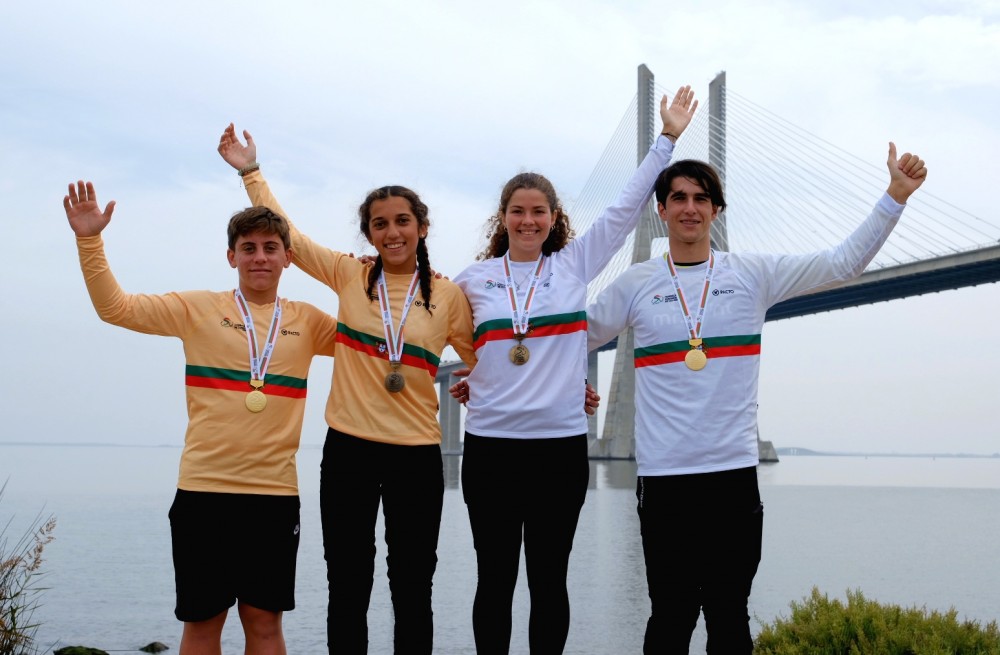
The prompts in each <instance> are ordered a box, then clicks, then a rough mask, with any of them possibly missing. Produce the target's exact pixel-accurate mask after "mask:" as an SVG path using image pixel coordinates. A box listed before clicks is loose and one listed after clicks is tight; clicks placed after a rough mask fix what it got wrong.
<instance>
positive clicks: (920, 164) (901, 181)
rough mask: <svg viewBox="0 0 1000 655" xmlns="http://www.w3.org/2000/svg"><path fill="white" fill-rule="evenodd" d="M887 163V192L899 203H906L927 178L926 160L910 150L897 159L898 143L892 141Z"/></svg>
mask: <svg viewBox="0 0 1000 655" xmlns="http://www.w3.org/2000/svg"><path fill="white" fill-rule="evenodd" d="M886 165H887V166H888V167H889V188H888V189H886V193H888V194H889V196H890V197H891V198H892V199H893V200H895V201H896V202H898V203H899V204H901V205H903V204H906V201H907V200H908V199H909V198H910V196H911V195H912V194H913V192H914V191H916V190H917V189H919V188H920V185H921V184H923V183H924V180H926V179H927V166H925V165H924V160H923V159H921V158H920V157H918V156H916V155H911V154H910V153H908V152H907V153H904V154H903V156H902V157H900V158H899V159H896V144H895V143H893V142H892V141H890V142H889V158H888V160H887V161H886Z"/></svg>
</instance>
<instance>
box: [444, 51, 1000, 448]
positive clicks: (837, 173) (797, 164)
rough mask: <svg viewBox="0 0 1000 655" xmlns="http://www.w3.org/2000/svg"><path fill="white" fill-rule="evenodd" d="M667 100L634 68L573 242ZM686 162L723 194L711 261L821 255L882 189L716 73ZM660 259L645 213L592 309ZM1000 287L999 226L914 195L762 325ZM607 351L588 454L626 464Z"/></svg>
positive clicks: (627, 366) (453, 442)
mask: <svg viewBox="0 0 1000 655" xmlns="http://www.w3.org/2000/svg"><path fill="white" fill-rule="evenodd" d="M674 88H676V87H674ZM666 92H667V91H666V90H665V89H663V88H662V87H657V85H656V84H655V82H654V79H653V75H652V73H651V72H650V71H649V69H647V68H646V67H645V66H640V67H639V70H638V90H637V93H636V96H635V97H634V98H633V100H632V102H631V104H630V106H629V107H628V109H627V110H626V111H625V114H624V116H623V118H622V120H621V122H620V123H619V125H618V127H617V129H616V130H615V132H614V134H613V135H612V137H611V139H610V141H609V142H608V145H607V146H606V147H605V150H604V153H603V154H602V156H601V158H600V160H599V161H598V162H597V164H596V166H595V167H594V170H593V172H592V173H591V175H590V177H589V179H588V181H587V183H586V184H585V185H584V188H583V190H582V191H581V193H580V194H579V196H578V198H577V199H576V201H575V202H574V203H572V206H571V207H570V208H569V215H570V217H571V219H572V222H573V227H574V229H575V231H576V233H577V234H582V233H583V232H584V231H585V230H586V229H587V228H588V227H589V226H590V225H591V224H592V223H593V222H594V220H596V218H597V217H598V216H599V215H600V213H601V211H602V210H603V209H604V208H605V207H607V206H608V205H610V204H611V203H612V202H613V201H614V200H615V198H616V197H617V195H618V193H619V192H620V190H621V189H622V187H623V186H624V185H625V183H626V181H627V180H628V178H629V176H630V175H631V174H632V172H633V171H634V170H635V167H636V166H637V165H638V163H639V162H640V161H641V160H642V158H643V157H644V156H645V153H646V152H647V150H648V149H649V146H650V145H651V144H652V142H653V139H654V138H655V136H656V134H657V132H656V130H657V128H658V127H659V116H658V111H657V107H658V102H659V98H660V97H661V96H662V95H663V94H664V93H666ZM669 94H670V95H671V96H672V94H673V89H670V91H669ZM904 145H906V144H904ZM687 158H691V159H701V160H704V161H708V162H710V163H711V164H712V165H713V166H715V167H716V169H717V170H718V171H719V172H720V174H721V176H722V179H723V182H724V184H725V188H726V200H727V203H728V207H727V209H726V211H725V212H724V213H722V214H720V216H719V219H717V220H716V221H715V223H714V224H713V226H712V245H713V247H714V248H715V249H717V250H730V251H736V252H739V251H745V252H746V251H759V252H787V253H807V252H813V251H816V250H823V249H827V248H830V247H832V246H834V245H836V244H838V243H840V242H841V241H842V240H843V239H844V238H845V237H846V236H847V235H848V234H850V233H851V232H852V231H853V230H854V229H855V228H856V227H857V226H858V225H859V224H860V223H861V222H862V221H863V220H864V218H865V216H867V215H868V213H869V212H870V210H871V208H872V206H873V205H874V203H875V201H876V200H877V199H878V198H879V197H880V196H881V194H882V193H883V192H884V191H885V188H886V186H887V184H888V172H887V171H886V169H885V164H884V163H877V162H876V163H873V162H870V161H867V160H862V159H859V158H858V157H855V156H854V155H851V154H850V153H847V152H845V151H844V150H842V149H840V148H838V147H837V146H835V145H833V144H831V143H829V142H827V141H825V140H823V139H821V138H819V137H817V136H815V135H813V134H810V133H809V132H807V131H805V130H803V129H802V128H799V127H797V126H796V125H794V124H792V123H790V122H788V121H786V120H784V119H782V118H780V117H777V116H775V115H774V114H772V113H770V112H769V111H767V110H766V109H765V108H763V107H761V106H759V105H757V104H756V103H754V102H753V101H752V100H750V99H748V98H746V97H743V96H741V95H739V94H736V93H734V92H732V91H729V90H728V89H727V88H726V77H725V73H720V74H719V75H718V76H717V77H716V78H715V79H714V80H713V81H712V83H711V85H710V87H709V97H708V99H707V102H706V101H705V100H704V99H702V100H701V101H700V106H699V109H698V112H697V114H696V115H695V117H694V119H693V120H692V122H691V124H690V125H689V126H688V128H687V130H686V131H685V132H684V135H683V136H682V137H681V139H680V140H679V141H678V143H677V145H676V147H675V149H674V155H673V160H674V161H677V160H679V159H687ZM654 202H655V201H654ZM665 249H666V232H665V227H664V225H663V223H662V222H661V221H660V220H659V218H658V216H657V215H656V211H655V204H654V203H650V206H649V207H647V208H646V210H645V212H644V214H643V217H642V219H641V220H640V224H639V226H638V228H637V229H636V231H635V232H634V233H633V235H631V236H630V237H629V240H628V242H627V243H626V245H625V246H624V247H623V248H622V249H621V250H619V251H618V252H617V253H616V254H615V255H614V257H613V258H612V260H611V263H610V264H609V265H608V266H607V268H606V269H605V270H604V271H603V272H602V273H601V275H599V276H598V278H596V279H595V280H594V281H593V282H592V283H591V285H590V288H589V292H588V297H589V300H591V301H592V300H593V299H594V298H596V296H597V295H598V294H599V293H600V292H601V290H603V289H604V288H605V287H606V286H607V285H608V284H610V282H611V281H612V280H614V279H615V278H616V277H617V276H618V275H620V274H621V273H622V272H623V271H624V270H625V269H626V268H628V267H629V266H630V265H632V264H633V263H637V262H641V261H645V260H647V259H649V258H650V257H653V256H659V255H660V254H662V253H663V252H664V250H665ZM998 280H1000V221H997V220H996V219H993V220H987V219H985V218H983V217H979V216H974V215H972V214H970V213H969V212H967V211H964V210H962V209H961V208H959V207H957V206H955V205H954V204H952V203H950V202H949V201H947V200H945V199H942V198H938V197H936V196H934V195H932V194H930V193H928V192H927V191H926V190H925V189H923V188H922V189H920V191H918V192H917V193H916V194H914V196H913V197H912V198H911V199H910V200H909V202H908V203H907V209H906V211H905V213H904V214H903V218H902V220H901V221H900V222H899V224H898V225H897V226H896V228H895V230H894V231H893V233H892V235H891V236H890V238H889V240H888V241H887V242H886V244H885V245H884V246H883V248H882V249H881V250H880V252H879V253H878V255H877V256H876V257H875V260H874V261H873V262H872V264H871V265H870V266H869V267H868V269H867V270H866V271H865V273H864V274H863V275H862V276H861V277H860V278H858V279H857V280H854V281H853V282H851V283H848V284H846V285H844V286H842V287H839V288H837V289H833V290H828V291H823V292H819V293H814V294H809V295H803V296H800V297H797V298H792V299H790V300H787V301H785V302H783V303H780V304H778V305H775V306H774V307H772V308H771V310H770V311H769V312H768V314H767V320H768V321H772V320H779V319H783V318H791V317H795V316H803V315H807V314H813V313H817V312H824V311H830V310H833V309H841V308H845V307H853V306H857V305H865V304H871V303H875V302H880V301H884V300H892V299H897V298H905V297H908V296H914V295H921V294H925V293H931V292H938V291H945V290H951V289H958V288H961V287H966V286H974V285H978V284H985V283H990V282H996V281H998ZM619 345H620V346H621V347H618V346H619ZM608 349H615V352H616V354H615V363H614V372H613V375H612V382H611V392H610V394H607V395H606V396H605V401H604V404H605V406H606V407H607V410H606V412H605V420H604V430H603V434H602V436H601V438H598V436H597V434H596V419H591V435H590V436H591V443H590V454H591V457H593V458H616V459H617V458H621V459H630V458H634V456H635V444H634V439H633V433H634V418H635V408H634V404H633V394H634V389H635V386H634V382H635V369H634V365H633V345H632V335H631V330H626V332H624V333H623V334H621V335H619V337H618V339H616V340H615V341H613V342H611V343H610V344H608V345H607V346H605V347H604V348H602V350H608ZM459 365H460V364H459ZM459 365H442V366H441V368H440V369H439V371H438V377H437V379H438V381H439V382H441V385H440V386H441V394H440V395H441V413H440V419H441V424H442V430H443V438H442V449H443V451H444V452H445V453H449V454H458V453H460V452H461V419H460V407H459V405H458V404H457V403H456V402H455V401H454V400H453V399H451V397H450V396H449V395H448V393H447V387H448V385H449V384H450V383H451V382H450V381H449V376H450V373H451V371H453V370H454V369H455V368H457V367H458V366H459ZM588 377H589V379H591V380H597V354H596V353H591V356H590V373H589V375H588ZM762 446H763V447H762V449H761V452H762V457H764V458H767V455H766V453H767V452H769V450H768V449H769V448H770V445H769V444H767V443H766V442H764V443H763V444H762ZM771 450H772V452H773V449H771Z"/></svg>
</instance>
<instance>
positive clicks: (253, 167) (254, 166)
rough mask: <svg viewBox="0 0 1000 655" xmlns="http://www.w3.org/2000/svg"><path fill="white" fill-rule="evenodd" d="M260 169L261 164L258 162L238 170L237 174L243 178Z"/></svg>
mask: <svg viewBox="0 0 1000 655" xmlns="http://www.w3.org/2000/svg"><path fill="white" fill-rule="evenodd" d="M259 168H260V164H258V163H257V162H251V163H249V164H247V165H246V166H244V167H243V168H239V169H237V170H236V173H237V174H238V175H239V176H240V177H243V176H244V175H246V174H247V173H252V172H254V171H256V170H258V169H259Z"/></svg>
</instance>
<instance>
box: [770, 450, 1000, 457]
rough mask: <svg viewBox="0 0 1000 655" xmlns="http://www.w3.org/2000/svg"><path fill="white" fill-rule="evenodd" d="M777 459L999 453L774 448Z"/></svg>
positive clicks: (996, 455) (999, 455) (954, 455)
mask: <svg viewBox="0 0 1000 655" xmlns="http://www.w3.org/2000/svg"><path fill="white" fill-rule="evenodd" d="M774 450H775V452H777V453H778V456H779V457H920V458H924V459H936V458H939V457H940V458H942V459H943V458H947V457H952V458H966V459H968V458H972V459H1000V453H993V454H992V455H984V454H981V453H868V452H834V451H824V450H813V449H811V448H796V447H786V448H775V449H774Z"/></svg>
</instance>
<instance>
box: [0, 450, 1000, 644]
mask: <svg viewBox="0 0 1000 655" xmlns="http://www.w3.org/2000/svg"><path fill="white" fill-rule="evenodd" d="M179 454H180V450H179V449H178V448H114V447H68V446H4V445H0V481H2V480H4V479H7V480H8V485H7V492H6V495H5V497H4V499H3V501H2V502H0V525H2V524H4V523H6V521H7V520H8V519H9V518H10V516H11V514H12V513H13V514H14V522H13V524H12V525H11V528H10V533H9V536H10V535H18V534H20V530H19V529H18V528H19V526H21V525H23V524H25V523H26V522H27V521H29V520H30V519H31V518H33V517H34V516H35V514H36V513H37V512H38V511H39V510H40V509H43V504H44V512H45V513H47V514H48V513H51V514H54V515H55V516H56V518H57V520H58V526H57V529H56V541H54V542H53V543H52V544H50V545H49V546H48V547H47V548H46V551H45V554H46V563H45V567H44V568H45V570H46V571H47V577H46V578H45V581H44V582H45V584H46V586H49V587H50V589H49V590H48V591H46V592H45V595H44V598H43V602H44V606H43V607H42V608H41V609H40V610H39V611H38V612H37V613H36V616H35V618H36V619H39V620H41V621H42V623H43V627H42V629H41V631H40V632H39V637H40V640H41V641H42V643H45V644H47V645H48V644H51V645H53V646H54V647H59V646H65V645H76V644H79V645H88V646H95V647H99V648H103V649H105V650H128V649H135V648H137V647H139V646H141V645H143V644H146V643H148V642H150V641H153V640H157V641H162V642H164V643H166V644H168V645H170V646H171V647H173V648H175V649H176V647H177V645H178V644H179V638H180V632H181V630H180V624H179V623H178V622H177V621H176V620H174V618H173V574H172V567H171V561H170V543H169V525H168V522H167V517H166V515H167V510H168V508H169V506H170V502H171V500H172V498H173V488H174V485H175V483H176V468H177V461H178V457H179ZM320 456H321V452H320V450H319V449H318V448H306V449H303V451H302V452H301V453H300V456H299V471H300V476H301V479H300V487H301V492H302V522H303V531H302V541H301V546H300V550H299V570H298V582H297V594H296V596H297V602H298V608H297V609H296V610H295V611H293V612H290V613H288V614H286V616H285V633H286V640H287V642H288V645H289V652H290V653H293V654H298V653H321V652H325V650H324V648H325V634H324V630H325V627H324V626H325V612H326V608H325V603H326V601H325V587H326V579H325V568H324V564H323V558H322V544H321V537H320V530H319V500H318V489H319V460H320ZM459 466H460V459H459V458H447V459H446V475H447V476H448V478H449V488H448V490H447V491H446V493H445V510H444V519H443V523H442V526H441V539H440V547H439V551H438V556H439V559H440V563H439V565H438V572H437V575H436V576H435V580H434V582H435V587H434V611H435V642H436V648H435V651H436V652H438V653H472V652H474V649H473V646H472V643H473V641H472V628H471V618H470V611H471V610H470V608H471V603H472V598H473V595H474V592H475V553H474V551H473V548H472V536H471V534H470V532H469V527H468V519H467V515H466V513H465V506H464V504H463V503H462V497H461V490H460V489H459V488H458V471H459ZM511 479H512V483H515V481H516V472H512V474H511ZM634 480H635V467H634V464H632V463H629V462H609V463H604V462H601V463H595V464H593V468H592V471H591V487H592V488H591V491H590V493H589V495H588V498H587V502H586V504H585V506H584V509H583V514H582V516H581V519H580V528H579V531H578V533H577V537H576V542H575V546H574V550H573V557H572V559H571V561H570V595H571V599H572V611H573V623H572V626H571V628H570V636H569V641H568V644H567V648H566V652H567V653H581V654H588V655H602V654H619V653H639V652H641V640H642V631H643V627H644V625H645V620H646V616H647V613H648V607H649V606H648V599H647V597H646V587H645V577H644V570H643V562H642V549H641V546H640V543H639V536H638V519H637V518H636V514H635V496H634ZM760 480H761V494H762V496H763V499H764V504H765V527H764V560H763V562H762V563H761V567H760V571H759V573H758V574H757V578H756V580H755V583H754V590H753V595H752V597H751V614H752V615H754V616H756V617H758V619H759V621H761V622H767V621H770V620H772V619H773V618H774V617H775V616H776V615H779V614H787V612H788V603H789V602H790V601H792V600H800V599H801V598H803V597H804V596H806V595H808V594H809V592H810V589H811V588H812V586H813V585H816V586H818V587H819V588H820V589H821V590H823V591H825V592H827V593H828V594H830V595H831V596H837V597H840V598H843V597H844V595H845V594H844V592H845V591H846V590H848V589H861V590H862V591H863V592H864V593H865V595H866V596H868V597H870V598H874V599H877V600H880V601H882V602H892V603H898V604H902V605H906V606H911V605H917V606H926V607H927V608H928V609H939V610H947V609H949V608H951V607H954V608H955V609H956V610H958V613H959V616H960V617H964V618H970V619H975V620H978V621H981V622H987V621H991V620H997V619H998V618H1000V572H998V571H1000V568H998V567H997V566H996V560H997V556H998V554H1000V553H998V546H997V544H998V543H1000V459H951V458H938V459H932V458H882V457H870V458H863V457H786V458H784V460H783V461H782V462H780V463H779V464H773V465H764V466H762V467H761V468H760ZM380 529H381V527H380ZM379 540H380V544H379V547H380V552H379V559H378V562H377V564H376V581H375V589H374V592H373V596H372V605H371V609H370V611H369V628H370V634H371V648H370V652H371V653H372V654H373V655H376V654H381V653H391V652H392V647H391V634H392V632H391V625H392V616H391V609H390V605H389V598H388V596H389V594H388V586H387V583H386V579H385V563H384V559H383V556H384V554H385V550H384V545H383V544H382V543H381V536H379ZM522 569H523V567H522ZM527 611H528V599H527V587H526V582H525V580H524V579H523V572H522V580H521V581H520V582H519V584H518V589H517V594H516V595H515V606H514V639H513V644H512V652H514V653H525V652H527V637H526V635H527V616H528V614H527ZM754 625H755V628H756V627H757V626H759V623H754ZM242 649H243V643H242V638H241V632H240V630H239V625H238V621H237V618H236V616H235V611H234V612H233V613H232V616H231V617H230V620H229V623H228V624H227V627H226V631H225V633H224V650H225V652H226V653H241V652H242ZM47 652H50V651H47ZM173 652H176V650H175V651H173ZM692 652H704V634H703V629H702V627H701V626H699V629H698V632H697V633H696V635H695V639H694V644H693V647H692Z"/></svg>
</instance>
